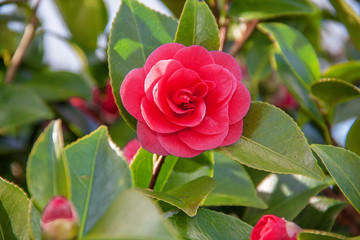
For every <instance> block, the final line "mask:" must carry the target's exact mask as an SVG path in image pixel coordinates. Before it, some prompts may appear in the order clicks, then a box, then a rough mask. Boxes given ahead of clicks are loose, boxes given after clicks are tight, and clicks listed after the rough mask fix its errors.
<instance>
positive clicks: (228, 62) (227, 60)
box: [210, 51, 241, 81]
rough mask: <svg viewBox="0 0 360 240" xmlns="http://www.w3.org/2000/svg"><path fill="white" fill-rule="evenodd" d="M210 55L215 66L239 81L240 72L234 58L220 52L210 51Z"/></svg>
mask: <svg viewBox="0 0 360 240" xmlns="http://www.w3.org/2000/svg"><path fill="white" fill-rule="evenodd" d="M210 54H211V56H212V57H213V58H214V61H215V63H216V64H218V65H220V66H223V67H224V68H226V69H227V70H229V71H230V72H231V73H232V74H233V75H234V76H235V78H236V80H238V81H241V70H240V67H239V63H238V62H237V61H236V60H235V58H233V57H232V56H231V55H230V54H228V53H225V52H220V51H211V52H210Z"/></svg>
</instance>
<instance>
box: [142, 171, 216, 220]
mask: <svg viewBox="0 0 360 240" xmlns="http://www.w3.org/2000/svg"><path fill="white" fill-rule="evenodd" d="M214 187H215V181H214V179H212V178H211V177H207V176H203V177H200V178H198V179H195V180H193V181H191V182H188V183H185V184H183V185H180V186H178V187H176V188H173V189H171V190H170V191H167V192H157V191H152V190H149V189H141V191H142V192H144V193H145V194H147V195H148V196H150V197H153V198H156V199H158V200H161V201H164V202H166V203H169V204H171V205H173V206H176V207H177V208H179V209H181V210H183V211H184V212H185V213H186V214H187V215H189V216H191V217H192V216H195V215H196V212H197V210H198V208H199V206H200V205H201V204H202V203H203V201H204V199H205V198H206V197H207V196H208V195H209V193H210V192H211V191H212V190H213V189H214Z"/></svg>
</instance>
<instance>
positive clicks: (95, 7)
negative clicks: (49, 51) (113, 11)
mask: <svg viewBox="0 0 360 240" xmlns="http://www.w3.org/2000/svg"><path fill="white" fill-rule="evenodd" d="M55 3H56V5H57V6H58V8H59V10H60V13H61V15H62V17H63V18H64V20H65V23H66V25H67V27H68V28H69V30H70V32H71V35H72V40H73V41H74V42H75V43H77V44H78V45H79V46H80V47H82V48H84V49H85V50H95V49H96V48H97V39H98V36H99V34H101V33H103V32H104V30H105V27H106V25H107V23H108V15H107V10H106V7H105V4H104V2H103V1H102V0H97V1H89V0H77V1H68V0H55Z"/></svg>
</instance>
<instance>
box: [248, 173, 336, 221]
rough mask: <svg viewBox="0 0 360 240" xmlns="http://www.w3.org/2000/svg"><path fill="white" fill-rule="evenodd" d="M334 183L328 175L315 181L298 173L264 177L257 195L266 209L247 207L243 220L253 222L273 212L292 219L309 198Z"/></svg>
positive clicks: (258, 187)
mask: <svg viewBox="0 0 360 240" xmlns="http://www.w3.org/2000/svg"><path fill="white" fill-rule="evenodd" d="M332 184H334V182H333V181H332V179H331V178H330V177H327V178H325V180H324V181H317V180H314V179H311V178H307V177H303V176H299V175H276V174H271V175H269V176H268V177H266V178H265V179H264V180H263V181H262V182H261V183H260V184H259V185H258V186H257V190H258V193H259V195H260V196H261V197H262V198H263V199H264V200H265V202H266V204H267V205H268V206H269V208H268V209H266V210H259V209H252V208H248V209H247V210H246V212H245V215H244V220H245V221H246V222H248V223H250V224H255V223H256V222H257V221H258V220H259V219H260V218H261V216H262V215H265V214H274V215H276V216H279V217H284V218H286V219H288V220H292V219H294V218H295V217H296V216H297V215H298V214H299V213H300V212H301V211H302V210H303V209H304V208H305V207H306V205H307V204H308V202H309V199H310V198H311V197H312V196H314V195H316V194H317V193H319V192H320V191H322V190H323V189H325V188H327V187H328V186H330V185H332Z"/></svg>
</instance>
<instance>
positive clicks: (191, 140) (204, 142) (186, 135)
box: [178, 129, 228, 151]
mask: <svg viewBox="0 0 360 240" xmlns="http://www.w3.org/2000/svg"><path fill="white" fill-rule="evenodd" d="M227 134H228V129H226V130H225V131H223V132H222V133H219V134H215V135H205V134H201V133H197V132H194V131H191V130H188V129H184V130H182V131H180V132H179V133H178V136H179V138H180V139H181V141H183V142H184V143H185V144H186V145H188V146H189V147H191V148H192V149H195V150H200V151H201V150H208V149H214V148H217V147H219V146H220V144H221V143H222V142H223V141H224V139H225V137H226V136H227Z"/></svg>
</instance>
